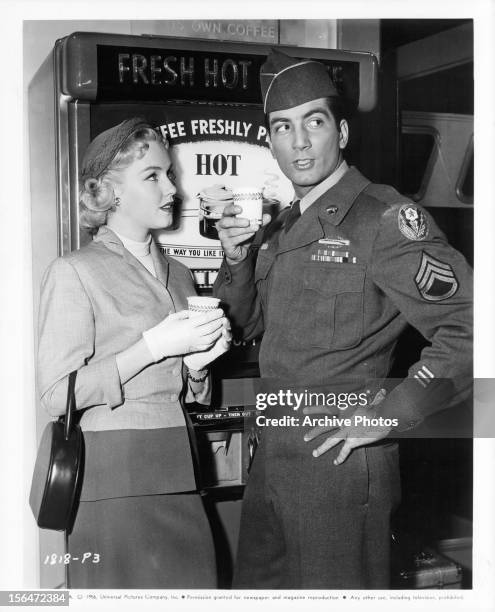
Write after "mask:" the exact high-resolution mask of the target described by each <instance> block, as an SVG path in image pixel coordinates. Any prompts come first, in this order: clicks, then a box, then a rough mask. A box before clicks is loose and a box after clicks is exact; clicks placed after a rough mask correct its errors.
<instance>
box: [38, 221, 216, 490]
mask: <svg viewBox="0 0 495 612" xmlns="http://www.w3.org/2000/svg"><path fill="white" fill-rule="evenodd" d="M151 255H152V258H153V262H154V265H155V270H156V273H157V277H156V278H155V277H154V276H153V275H152V274H150V273H149V272H148V270H147V269H146V268H145V267H144V266H143V265H142V264H141V263H140V262H139V261H138V260H137V259H136V258H135V257H134V256H133V255H132V254H131V253H130V252H129V251H127V250H126V249H125V248H124V246H123V244H122V242H121V241H120V240H119V238H118V237H117V236H116V235H115V234H114V233H113V232H112V231H111V230H109V229H108V228H107V227H105V226H103V227H101V228H100V229H99V231H98V234H97V236H96V237H95V239H94V240H93V241H92V243H91V244H89V245H87V246H85V247H83V248H81V249H80V250H78V251H73V252H71V253H69V254H67V255H65V256H64V257H60V258H58V259H56V260H55V261H54V262H53V263H52V264H51V265H50V266H49V268H48V270H47V271H46V273H45V276H44V278H43V281H42V286H41V302H40V314H39V349H38V368H37V374H38V387H39V391H40V396H41V405H42V406H43V407H44V408H45V409H46V410H47V411H48V412H49V413H50V414H52V415H54V416H56V415H60V414H63V413H65V402H66V396H67V379H68V375H69V373H70V372H71V371H72V370H78V374H77V380H76V389H75V394H76V404H77V409H78V411H79V414H80V425H81V428H82V429H83V432H84V438H85V445H86V451H85V457H86V459H85V473H84V482H83V490H82V494H81V497H82V499H83V500H95V499H106V498H112V497H121V496H128V495H149V494H155V493H168V492H177V491H191V490H195V489H196V488H197V487H196V481H195V473H194V467H195V466H194V462H193V454H192V450H191V446H190V440H189V437H190V436H189V432H188V427H189V425H190V423H188V422H187V415H186V414H185V413H184V410H183V407H182V400H183V399H184V395H185V393H186V391H187V392H188V393H189V397H188V400H189V401H192V400H194V399H195V400H196V401H199V402H203V401H204V400H205V396H207V395H208V388H207V386H206V387H204V388H203V389H197V394H196V396H194V397H193V396H192V395H191V393H192V390H191V389H189V390H187V388H186V386H185V381H184V379H185V376H184V372H183V367H182V358H181V357H169V358H166V359H162V360H161V361H160V362H158V363H155V364H154V363H151V364H150V365H148V366H147V367H146V368H144V369H143V370H142V371H141V372H139V373H138V374H136V375H135V376H134V377H132V378H131V379H130V380H128V381H127V382H126V383H125V384H122V383H121V380H120V376H119V372H118V369H117V363H116V354H117V353H119V352H120V351H122V350H124V349H126V348H128V347H129V346H131V345H132V344H134V343H135V342H137V341H138V340H139V339H140V338H141V334H142V332H143V331H145V330H146V329H149V328H151V327H153V326H154V325H157V324H158V323H159V322H160V321H161V320H163V319H164V318H165V317H166V316H167V315H168V314H170V313H171V312H175V311H179V310H183V309H187V299H186V298H187V296H188V295H193V294H195V289H194V285H193V281H192V278H191V274H190V272H189V270H188V269H187V268H186V267H185V266H183V265H182V264H180V263H179V262H177V261H175V260H173V259H169V258H167V257H165V256H163V255H162V254H161V253H160V251H159V250H158V248H157V246H156V245H155V243H154V242H152V243H151ZM189 429H190V428H189Z"/></svg>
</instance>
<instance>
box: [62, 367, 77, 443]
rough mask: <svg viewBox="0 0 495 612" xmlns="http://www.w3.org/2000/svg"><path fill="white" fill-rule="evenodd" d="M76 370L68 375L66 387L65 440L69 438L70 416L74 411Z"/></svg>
mask: <svg viewBox="0 0 495 612" xmlns="http://www.w3.org/2000/svg"><path fill="white" fill-rule="evenodd" d="M76 376H77V370H74V371H73V372H71V373H70V374H69V384H68V386H67V404H66V406H65V426H64V438H65V439H66V440H68V439H69V437H70V431H71V426H72V416H73V414H74V412H75V410H76V396H75V393H74V389H75V386H76Z"/></svg>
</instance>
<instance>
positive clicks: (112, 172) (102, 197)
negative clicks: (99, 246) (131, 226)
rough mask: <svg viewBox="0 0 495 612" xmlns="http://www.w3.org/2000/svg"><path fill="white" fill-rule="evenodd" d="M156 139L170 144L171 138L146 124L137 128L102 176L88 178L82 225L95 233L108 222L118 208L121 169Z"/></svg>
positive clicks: (83, 195) (81, 207) (82, 194)
mask: <svg viewBox="0 0 495 612" xmlns="http://www.w3.org/2000/svg"><path fill="white" fill-rule="evenodd" d="M152 141H155V142H159V143H161V144H163V145H164V147H165V148H168V142H167V141H166V140H165V139H164V138H162V136H161V135H160V134H158V133H157V132H155V130H153V129H152V128H148V127H144V128H140V129H138V130H136V131H135V132H133V133H132V134H131V135H130V136H129V137H128V138H127V139H126V140H125V142H124V143H123V145H122V146H121V147H120V149H119V150H118V151H117V153H116V155H115V157H114V158H113V159H112V161H111V162H110V164H109V165H108V167H107V168H106V169H105V170H104V172H102V174H101V175H100V176H99V177H98V178H88V179H86V180H85V181H84V184H83V185H81V189H80V191H79V223H80V226H81V227H83V228H85V229H87V230H89V231H90V233H92V234H95V233H96V232H97V230H98V228H99V227H100V226H101V225H105V224H106V222H107V218H108V213H109V212H110V211H114V210H115V208H116V203H115V191H114V186H115V184H116V183H118V182H119V173H120V172H121V171H122V170H123V169H125V168H127V167H128V166H130V165H131V164H132V162H133V161H134V160H136V159H141V158H142V157H144V155H145V154H146V151H147V150H148V149H149V143H150V142H152Z"/></svg>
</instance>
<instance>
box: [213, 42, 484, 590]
mask: <svg viewBox="0 0 495 612" xmlns="http://www.w3.org/2000/svg"><path fill="white" fill-rule="evenodd" d="M261 88H262V93H263V99H264V110H265V113H266V118H267V122H268V126H269V130H270V146H271V150H272V153H273V155H274V156H275V158H276V159H277V162H278V164H279V165H280V168H281V169H282V171H283V172H284V174H285V175H286V176H287V177H288V178H289V179H290V180H291V182H292V184H293V187H294V192H295V199H294V201H293V204H292V207H291V208H290V209H289V210H287V211H283V212H282V213H281V214H280V215H279V216H278V217H277V218H276V219H275V220H274V221H271V222H270V220H269V218H268V217H265V218H264V223H263V228H261V229H260V232H259V233H258V235H257V237H256V239H255V241H254V244H256V245H257V248H254V247H253V241H252V238H253V236H254V233H255V231H256V230H258V229H259V228H258V227H257V226H252V225H249V222H248V221H247V220H246V219H242V216H240V217H235V215H236V214H237V213H241V209H240V208H239V207H237V206H234V205H232V206H230V207H227V208H226V209H225V213H224V216H223V218H222V219H221V220H220V221H219V222H218V224H217V227H218V231H219V236H220V239H221V241H222V246H223V248H224V251H225V256H226V257H225V261H224V263H223V264H222V268H221V270H220V274H219V276H218V279H217V282H216V285H215V294H216V295H217V296H218V297H220V298H221V300H222V302H223V303H224V304H225V305H226V308H227V309H228V313H229V317H230V318H231V321H232V323H233V325H234V326H235V327H236V328H238V329H241V330H242V331H243V335H244V337H245V338H250V337H254V336H256V335H258V334H259V333H261V332H263V334H264V335H263V340H262V344H261V349H260V371H261V375H262V377H263V378H265V379H274V380H280V381H291V384H292V385H294V386H298V388H305V389H308V390H311V389H313V388H315V389H317V388H321V387H322V386H326V388H328V389H335V390H336V391H339V392H340V391H343V390H347V391H348V392H350V391H365V392H366V393H367V394H368V396H369V398H370V399H369V402H368V403H367V405H366V406H365V407H362V406H359V407H357V413H356V414H359V413H361V414H369V415H372V416H373V417H376V418H378V417H382V420H381V421H380V425H379V426H373V427H370V426H367V425H361V426H357V425H356V424H355V423H354V422H353V424H352V426H347V427H346V426H343V427H340V428H339V429H337V430H336V429H335V428H334V429H332V428H331V427H330V426H321V425H320V426H316V427H311V426H309V427H302V426H299V427H265V428H264V429H263V431H262V439H261V444H260V446H259V448H258V451H257V454H256V456H255V459H254V462H253V466H252V469H251V473H250V477H249V481H248V485H247V489H246V493H245V497H244V503H243V512H242V519H241V531H240V539H239V550H238V559H237V565H236V570H235V577H234V584H233V586H234V587H236V588H301V589H304V588H387V587H388V586H389V574H390V551H389V543H390V517H391V513H392V512H393V510H394V508H395V507H396V506H397V504H398V502H399V498H400V481H399V473H398V456H397V447H396V443H394V442H393V441H392V440H391V437H392V436H393V434H394V430H398V431H402V430H407V429H409V428H413V427H414V426H415V425H416V424H418V423H419V422H421V421H422V420H423V419H424V418H425V417H426V416H427V415H428V414H430V413H431V412H434V411H435V410H438V409H439V408H441V407H442V406H441V404H440V403H439V402H438V401H436V399H435V397H436V395H435V392H436V390H437V389H438V388H439V386H440V387H441V381H444V380H445V379H448V380H450V381H451V382H452V385H453V386H454V391H455V390H456V389H455V387H456V385H461V383H462V382H465V380H466V379H468V378H469V376H470V375H471V355H472V338H471V336H472V333H471V330H472V318H471V317H472V315H471V306H472V298H471V290H472V279H471V272H470V269H469V266H468V265H467V263H466V261H465V260H464V258H463V257H462V255H461V254H460V253H458V252H457V251H455V250H454V249H453V248H452V247H450V246H449V244H448V243H447V241H446V239H445V236H444V235H443V234H442V232H441V231H440V230H439V229H438V227H437V226H436V224H435V223H434V221H433V219H432V218H431V217H430V215H429V214H428V213H427V212H426V211H425V210H423V209H422V208H421V207H419V206H417V205H415V204H414V203H412V202H411V201H409V200H408V199H407V198H405V197H404V196H402V195H400V194H399V193H398V192H397V191H396V190H395V189H393V188H392V187H389V186H385V185H375V184H373V183H371V182H370V181H369V180H368V179H366V178H365V177H364V176H363V175H362V174H361V173H360V172H359V171H358V170H357V169H356V168H354V167H348V165H347V163H346V162H345V161H344V158H343V151H344V149H345V147H346V145H347V141H348V135H349V126H348V124H347V121H346V119H345V116H344V114H343V113H342V110H341V104H340V100H339V97H338V93H337V91H336V89H335V87H334V85H333V84H332V82H331V80H330V79H329V77H328V73H327V71H326V69H325V67H324V66H323V65H322V64H321V63H319V62H315V61H310V60H298V59H295V58H291V57H288V56H286V55H284V54H282V53H279V52H276V51H274V52H272V53H271V55H270V56H269V57H268V59H267V61H266V63H265V64H264V66H263V67H262V69H261ZM408 323H409V324H411V325H412V326H414V327H415V328H416V329H417V330H419V331H420V332H421V334H422V335H423V336H424V337H425V338H426V339H427V340H428V341H429V345H428V346H427V347H426V348H424V350H423V351H422V353H421V357H420V360H419V361H418V362H417V363H415V364H414V365H412V366H411V367H410V369H409V373H408V376H407V378H405V379H404V380H403V381H402V382H400V384H398V385H396V386H395V387H393V388H392V389H387V384H386V381H385V379H386V377H387V375H388V373H389V371H390V367H391V362H392V355H393V350H394V348H395V345H396V343H397V340H398V338H399V336H400V334H401V333H402V331H403V330H404V329H405V327H406V325H407V324H408ZM384 381H385V382H384ZM432 398H433V399H432ZM335 412H337V413H338V412H339V410H336V411H335V410H334V411H333V412H332V409H330V408H328V407H325V406H323V407H317V406H308V407H306V408H305V410H304V413H305V414H316V413H327V414H335ZM298 416H299V417H301V415H300V414H299V415H298ZM341 416H347V415H342V414H341ZM392 418H396V419H397V427H395V428H394V429H392V428H391V426H390V421H388V420H387V419H392ZM301 422H302V418H301V419H300V421H299V423H301ZM375 422H376V421H375ZM382 423H385V424H384V425H382ZM389 434H390V435H389Z"/></svg>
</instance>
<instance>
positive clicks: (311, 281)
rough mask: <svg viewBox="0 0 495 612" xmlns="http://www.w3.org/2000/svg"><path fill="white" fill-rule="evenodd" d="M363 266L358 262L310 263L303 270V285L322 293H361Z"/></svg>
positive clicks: (363, 275) (363, 274)
mask: <svg viewBox="0 0 495 612" xmlns="http://www.w3.org/2000/svg"><path fill="white" fill-rule="evenodd" d="M364 277H365V268H364V266H360V265H359V264H345V263H338V264H332V263H327V264H322V265H311V266H308V267H306V268H305V270H304V287H305V288H306V289H310V290H311V291H317V292H318V293H322V294H323V295H337V294H339V293H361V292H362V291H363V288H364Z"/></svg>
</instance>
